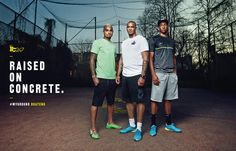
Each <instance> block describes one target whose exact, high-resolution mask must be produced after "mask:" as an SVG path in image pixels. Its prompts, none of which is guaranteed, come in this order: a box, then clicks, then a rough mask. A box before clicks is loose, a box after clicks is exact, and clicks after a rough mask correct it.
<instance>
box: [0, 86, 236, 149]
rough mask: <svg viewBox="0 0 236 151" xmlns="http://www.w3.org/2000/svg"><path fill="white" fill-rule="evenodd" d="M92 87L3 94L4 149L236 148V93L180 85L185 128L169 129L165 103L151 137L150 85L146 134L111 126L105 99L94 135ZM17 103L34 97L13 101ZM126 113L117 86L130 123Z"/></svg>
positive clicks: (0, 126)
mask: <svg viewBox="0 0 236 151" xmlns="http://www.w3.org/2000/svg"><path fill="white" fill-rule="evenodd" d="M92 95H93V88H68V89H65V93H64V94H51V95H32V94H31V95H16V96H12V98H9V97H10V96H9V95H5V96H1V97H0V132H1V133H0V150H1V151H110V150H112V151H172V150H173V151H175V150H176V151H233V150H236V128H235V127H234V126H235V125H236V121H235V120H236V94H235V93H223V92H216V91H210V90H206V89H190V88H180V89H179V96H180V99H179V100H176V101H174V102H173V121H174V122H175V123H176V125H177V126H178V127H180V128H181V129H182V130H183V132H182V133H180V134H177V133H173V132H167V131H165V130H164V118H163V110H162V106H160V110H159V112H158V134H157V136H155V137H151V136H149V126H150V100H149V96H150V90H149V89H147V90H146V99H145V100H146V111H145V117H144V122H143V139H142V141H140V142H134V141H133V133H129V134H119V130H111V129H106V128H105V124H106V120H107V116H106V115H107V114H106V104H105V103H104V105H103V107H101V108H99V112H98V118H97V128H98V131H99V133H100V135H101V139H99V140H92V139H91V138H90V136H89V135H88V130H89V127H90V114H89V108H90V105H91V99H92ZM13 102H30V103H32V102H35V103H36V104H31V105H30V106H24V107H23V106H11V105H10V103H13ZM127 119H128V118H127V112H126V110H125V108H124V103H123V102H122V101H121V99H120V92H119V90H118V91H117V99H116V106H115V114H114V120H115V122H116V123H117V124H119V125H121V126H123V127H125V126H127V122H128V120H127Z"/></svg>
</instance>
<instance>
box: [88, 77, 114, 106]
mask: <svg viewBox="0 0 236 151" xmlns="http://www.w3.org/2000/svg"><path fill="white" fill-rule="evenodd" d="M116 86H117V85H116V82H115V80H114V79H113V80H108V79H101V78H99V83H98V85H97V86H95V87H94V93H93V102H92V105H93V106H102V104H103V101H104V98H105V97H106V100H107V104H108V105H113V104H114V100H115V93H116Z"/></svg>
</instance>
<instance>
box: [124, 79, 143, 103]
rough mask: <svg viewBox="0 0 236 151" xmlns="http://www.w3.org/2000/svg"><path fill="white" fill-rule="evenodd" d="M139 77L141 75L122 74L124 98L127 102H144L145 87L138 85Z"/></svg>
mask: <svg viewBox="0 0 236 151" xmlns="http://www.w3.org/2000/svg"><path fill="white" fill-rule="evenodd" d="M139 77H140V75H137V76H133V77H125V76H122V87H121V89H122V90H121V92H122V99H123V100H124V101H126V102H127V103H133V102H136V103H143V102H144V88H143V87H140V86H138V79H139Z"/></svg>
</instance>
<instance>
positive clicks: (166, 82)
mask: <svg viewBox="0 0 236 151" xmlns="http://www.w3.org/2000/svg"><path fill="white" fill-rule="evenodd" d="M168 24H169V23H168V20H166V19H164V20H159V21H158V27H159V32H160V34H159V35H157V36H154V37H152V38H151V39H150V40H149V45H148V42H147V40H146V39H145V38H144V37H143V36H140V35H137V33H136V29H137V26H136V23H135V22H134V21H129V22H128V23H127V32H128V35H129V38H127V39H126V40H124V41H123V43H122V45H121V57H120V60H119V63H118V69H117V74H116V71H115V53H116V48H115V45H114V44H113V43H112V42H111V41H110V39H111V37H112V34H113V28H112V26H111V25H105V26H104V28H103V33H104V38H103V39H99V40H96V41H94V43H93V46H92V50H91V52H92V53H91V57H90V70H91V73H92V78H93V82H94V85H95V88H94V95H93V102H92V106H91V129H90V136H91V137H92V138H94V139H99V138H100V136H99V134H98V133H97V130H96V126H95V124H96V117H97V110H98V106H101V105H102V103H103V100H104V98H105V97H106V99H107V112H108V122H107V125H106V128H112V129H120V128H121V127H120V126H119V125H116V124H114V123H113V119H112V114H113V109H114V98H115V90H116V84H120V83H122V88H121V89H122V99H123V100H124V101H126V109H127V112H128V118H129V120H128V121H129V122H128V123H129V124H128V127H126V128H124V129H122V130H120V133H121V134H126V133H129V132H135V133H134V137H133V139H134V140H135V141H140V140H142V124H143V117H144V111H145V105H144V89H143V87H144V84H145V77H146V71H147V67H148V62H149V60H150V63H149V66H150V72H151V77H152V90H151V127H150V132H149V134H150V135H151V136H155V135H156V134H157V124H156V114H157V109H158V103H159V102H163V106H164V111H165V118H166V125H165V130H167V131H172V132H177V133H180V132H181V129H179V128H177V127H176V126H175V125H174V124H173V123H172V118H171V115H172V112H171V110H172V102H171V101H172V100H175V99H178V85H177V82H178V78H177V74H176V57H175V42H174V40H173V39H171V38H169V37H168V28H169V27H168ZM148 51H150V53H149V52H148ZM149 54H150V57H149ZM121 72H122V78H121V77H120V76H121ZM121 79H122V81H121ZM135 104H136V105H135ZM135 110H136V112H137V118H136V119H137V123H136V122H135V117H134V112H135Z"/></svg>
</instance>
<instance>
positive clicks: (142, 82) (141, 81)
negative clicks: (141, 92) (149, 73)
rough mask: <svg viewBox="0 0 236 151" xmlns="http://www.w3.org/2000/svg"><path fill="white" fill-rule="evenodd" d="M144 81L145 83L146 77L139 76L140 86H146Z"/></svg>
mask: <svg viewBox="0 0 236 151" xmlns="http://www.w3.org/2000/svg"><path fill="white" fill-rule="evenodd" d="M144 83H145V79H144V78H142V77H139V79H138V86H144Z"/></svg>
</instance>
